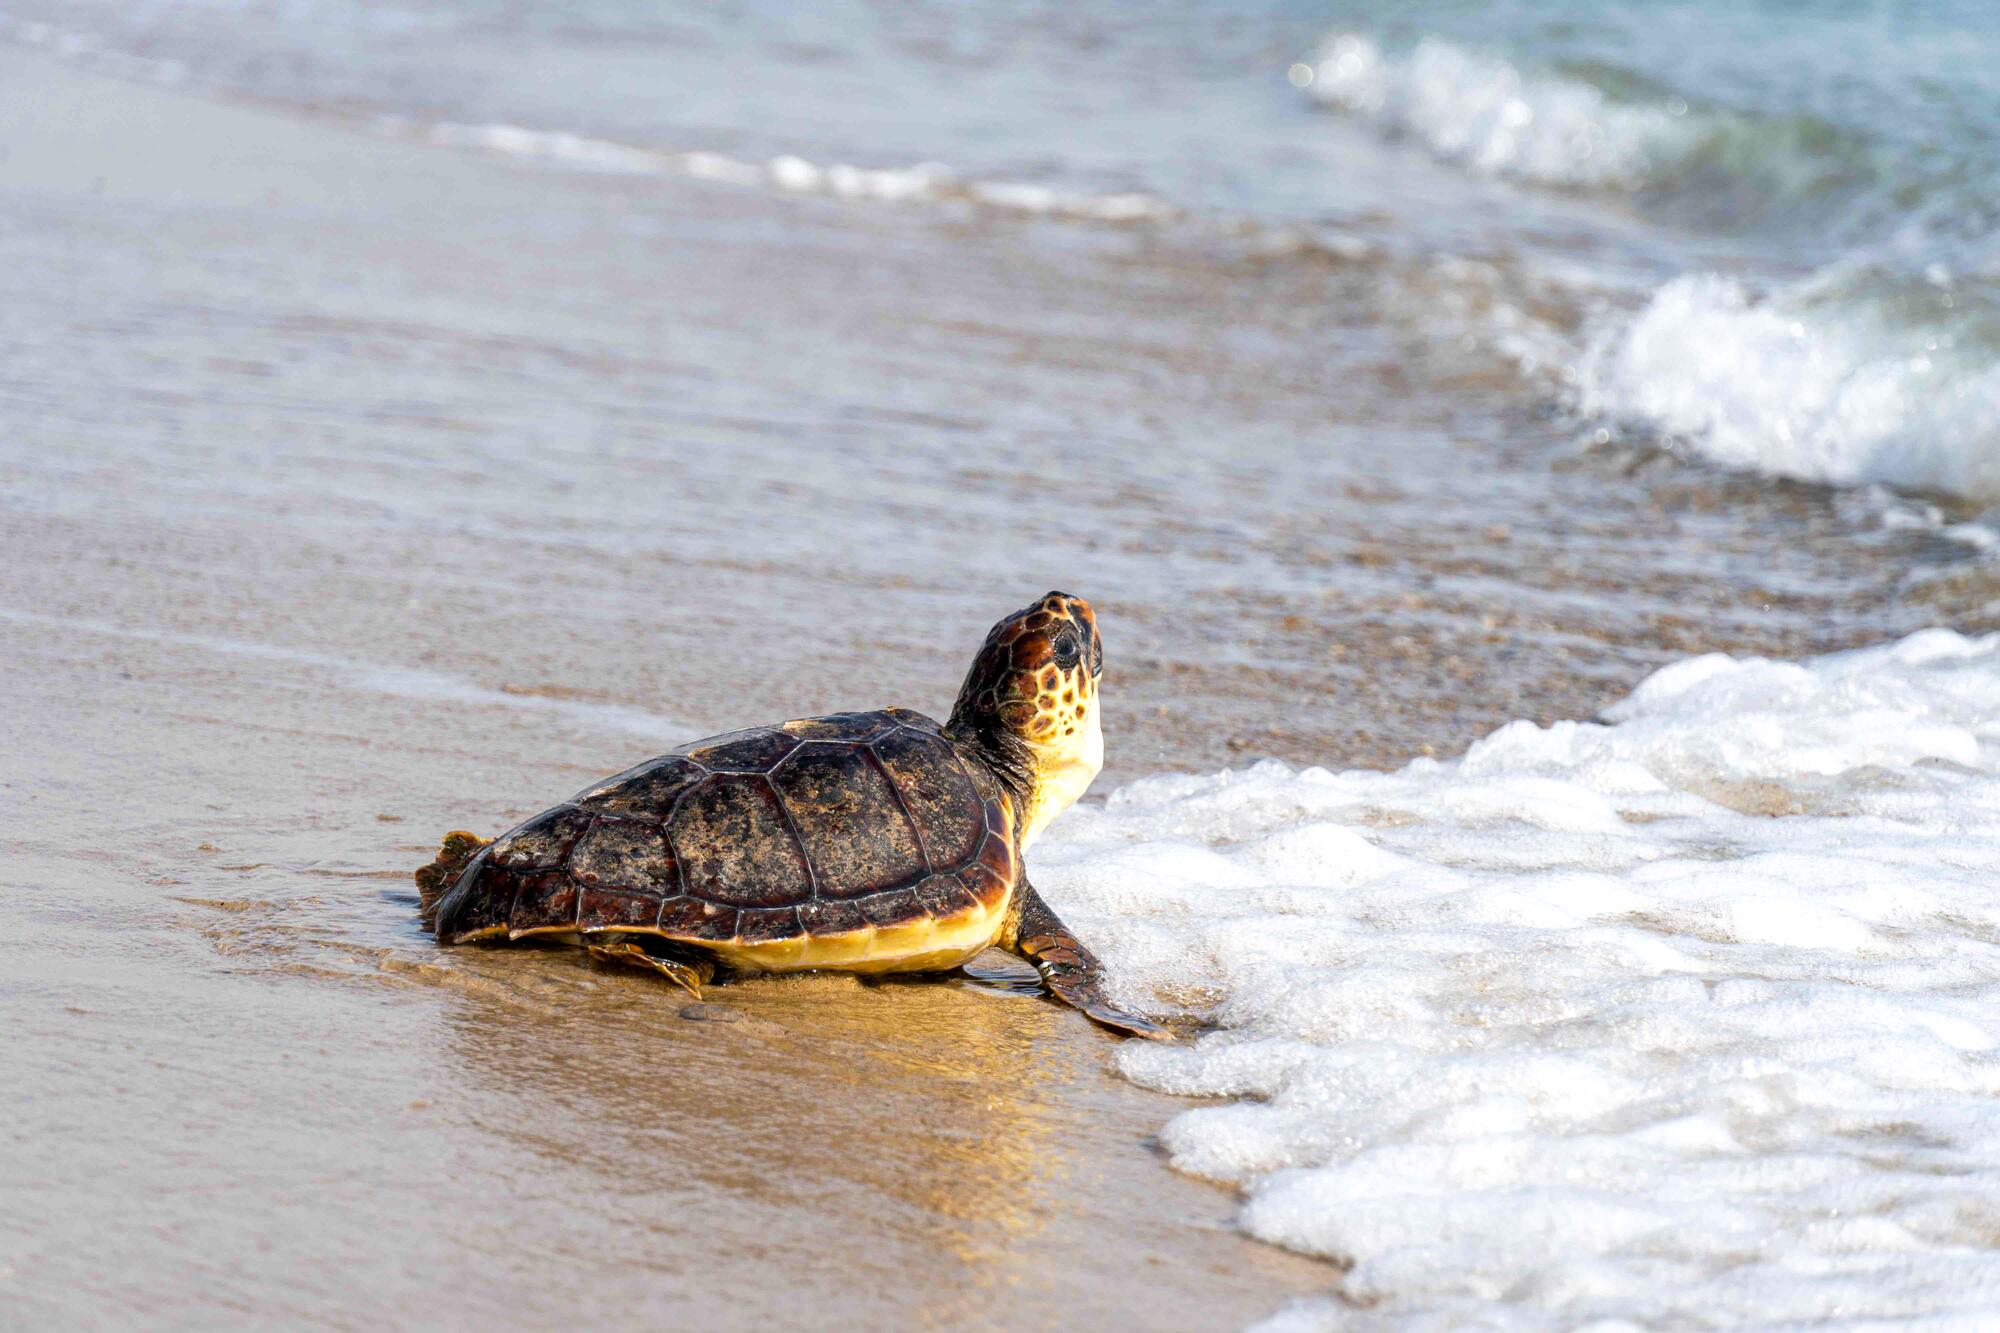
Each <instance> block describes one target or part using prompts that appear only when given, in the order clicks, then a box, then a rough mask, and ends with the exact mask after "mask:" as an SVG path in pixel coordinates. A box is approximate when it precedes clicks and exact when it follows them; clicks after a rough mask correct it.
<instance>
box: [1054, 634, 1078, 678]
mask: <svg viewBox="0 0 2000 1333" xmlns="http://www.w3.org/2000/svg"><path fill="white" fill-rule="evenodd" d="M1082 656H1083V645H1082V644H1080V643H1078V642H1077V640H1076V631H1074V630H1067V629H1066V630H1064V631H1063V632H1062V633H1060V634H1058V635H1056V665H1057V666H1059V667H1061V668H1062V669H1063V670H1065V671H1067V670H1069V669H1070V668H1071V667H1073V666H1075V665H1076V663H1077V659H1078V658H1080V657H1082Z"/></svg>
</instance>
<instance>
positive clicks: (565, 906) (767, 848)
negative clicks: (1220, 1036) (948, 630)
mask: <svg viewBox="0 0 2000 1333" xmlns="http://www.w3.org/2000/svg"><path fill="white" fill-rule="evenodd" d="M1103 672H1104V647H1103V641H1102V640H1101V639H1100V638H1099V637H1098V633H1097V618H1096V616H1095V615H1093V614H1092V612H1091V609H1090V605H1089V603H1087V602H1085V601H1084V600H1083V599H1081V598H1079V597H1071V596H1069V595H1067V594H1066V593H1060V592H1052V593H1050V594H1048V596H1046V597H1044V598H1042V599H1041V600H1040V601H1039V602H1036V603H1035V604H1034V605H1033V606H1030V607H1027V608H1026V609H1024V610H1022V611H1019V612H1016V613H1015V614H1013V615H1011V616H1008V617H1007V618H1006V619H1005V620H1002V621H1001V622H1000V623H999V624H997V625H995V626H994V627H993V630H992V632H991V633H990V634H988V635H987V636H986V642H985V644H984V645H983V646H982V647H981V648H980V650H979V655H978V657H976V658H974V659H973V663H972V670H971V671H970V672H968V673H967V675H966V678H965V684H964V686H963V687H962V688H961V689H960V690H959V695H958V702H957V704H956V705H955V706H954V707H953V709H952V713H951V720H950V721H948V722H946V723H944V724H943V725H942V726H940V725H939V724H938V723H936V722H934V721H932V720H931V719H930V718H928V717H925V716H924V715H923V714H921V713H913V712H909V711H907V710H905V709H901V708H891V709H888V710H886V711H883V712H876V713H835V714H832V715H830V716H827V717H814V718H805V719H802V720H799V721H795V722H786V723H783V724H782V725H779V726H772V727H755V728H752V729H750V730H748V731H737V732H731V733H729V734H728V735H724V736H714V737H710V738H709V739H707V740H701V741H695V742H693V743H692V744H689V745H684V746H682V747H681V748H680V749H678V750H674V751H673V752H671V753H669V754H665V755H662V756H660V757H659V758H657V759H652V760H649V761H647V762H646V763H643V764H641V765H639V766H638V767H637V768H634V769H631V770H630V771H628V772H625V773H621V774H619V775H618V776H617V777H615V778H611V779H609V780H607V781H605V782H601V783H599V784H597V785H596V786H593V787H590V788H588V789H586V790H585V791H583V792H580V793H578V794H577V795H576V796H575V797H573V798H572V799H571V800H569V801H566V802H564V803H563V804H561V805H558V806H556V807H554V808H553V809H550V810H545V811H543V812H542V813H541V814H539V815H536V816H535V817H534V818H533V819H530V820H528V821H527V822H526V823H524V824H522V825H520V826H519V827H517V828H515V829H513V830H511V831H510V832H508V833H505V834H503V835H501V836H500V837H499V838H496V839H494V840H493V841H491V842H488V841H486V840H484V839H482V838H479V837H477V836H475V835H473V834H470V833H451V834H447V835H446V837H445V839H444V846H443V848H442V849H441V850H440V851H439V853H438V856H437V859H436V860H435V861H433V862H432V863H431V864H430V865H427V866H425V867H424V868H423V869H421V870H419V871H418V872H417V885H418V888H419V890H420V891H421V894H422V900H423V914H424V922H425V924H426V925H427V926H429V927H430V929H431V930H432V931H433V932H434V933H435V934H436V936H437V939H438V942H439V943H440V944H463V943H466V942H468V941H472V940H495V941H506V940H518V939H522V938H524V937H528V936H536V937H543V938H553V939H556V940H561V941H567V942H572V943H577V944H582V945H584V946H585V947H587V948H589V950H590V951H591V953H592V954H593V955H594V956H596V957H598V958H600V959H603V960H605V961H607V962H622V963H631V964H634V965H637V966H641V967H647V968H651V969H653V970H655V971H657V972H660V973H662V974H663V975H665V976H667V977H669V978H671V979H672V980H674V981H676V982H678V983H679V984H681V985H682V986H685V987H686V988H687V989H688V990H690V991H692V992H694V993H695V994H696V995H699V994H700V992H701V987H702V985H704V984H705V983H706V982H708V981H709V980H711V979H712V978H713V976H714V975H715V970H716V967H717V966H718V965H721V966H723V967H727V968H730V969H734V970H737V971H744V972H797V971H807V970H812V969H824V970H836V971H844V972H943V971H949V970H950V969H952V968H956V967H958V966H959V965H961V964H962V963H965V962H966V961H967V960H969V959H971V958H972V957H973V956H974V955H976V954H978V953H979V952H980V951H981V950H982V949H985V948H987V947H988V946H994V947H998V948H1001V949H1005V950H1007V951H1009V952H1011V953H1015V954H1018V955H1020V956H1021V957H1022V958H1025V959H1027V960H1028V961H1029V962H1031V963H1033V964H1034V965H1035V968H1036V970H1037V971H1039V972H1040V973H1041V976H1042V980H1043V982H1044V983H1045V984H1046V985H1047V986H1048V988H1049V990H1050V992H1051V993H1053V994H1054V995H1056V996H1057V997H1059V998H1061V999H1063V1000H1065V1001H1067V1002H1069V1003H1070V1004H1073V1005H1075V1006H1076V1007H1077V1008H1078V1009H1081V1010H1082V1011H1083V1012H1084V1013H1086V1014H1088V1015H1089V1016H1090V1017H1091V1018H1093V1019H1095V1020H1096V1021H1097V1022H1099V1023H1101V1024H1103V1025H1104V1026H1105V1027H1108V1028H1112V1029H1115V1030H1117V1031H1119V1032H1125V1033H1131V1034H1134V1035H1137V1036H1144V1037H1165V1036H1167V1035H1168V1034H1167V1032H1166V1030H1165V1029H1163V1028H1161V1027H1160V1026H1159V1025H1157V1024H1155V1023H1153V1022H1151V1021H1149V1020H1148V1019H1145V1018H1142V1017H1140V1016H1138V1015H1136V1014H1131V1013H1127V1012H1125V1011H1124V1010H1122V1009H1120V1008H1118V1007H1117V1006H1116V1005H1114V1004H1113V1003H1112V1002H1111V1001H1110V1000H1109V999H1108V998H1107V997H1106V996H1105V994H1104V989H1103V987H1104V969H1103V965H1102V964H1101V963H1099V962H1098V960H1097V958H1096V956H1095V955H1094V954H1092V953H1091V952H1090V950H1088V949H1086V948H1084V947H1083V945H1082V944H1080V943H1078V941H1077V939H1076V937H1075V936H1074V935H1072V934H1071V933H1070V932H1069V929H1068V928H1067V927H1066V926H1064V925H1063V923H1062V922H1061V920H1059V919H1058V918H1057V916H1056V914H1055V913H1054V912H1052V911H1051V910H1049V906H1048V904H1047V903H1045V902H1043V901H1042V898H1041V895H1040V894H1038V893H1036V892H1035V888H1034V886H1033V885H1032V884H1030V883H1029V882H1028V876H1027V872H1026V870H1025V869H1024V867H1023V865H1022V860H1021V857H1022V853H1023V852H1024V851H1025V850H1026V849H1027V846H1028V844H1029V843H1030V842H1031V841H1032V840H1033V839H1034V837H1035V835H1036V834H1038V833H1040V832H1041V831H1042V829H1043V828H1045V827H1047V825H1048V823H1049V821H1050V820H1052V819H1054V818H1055V817H1056V816H1057V815H1058V814H1060V813H1062V811H1063V810H1065V809H1067V808H1068V807H1069V805H1070V804H1071V803H1072V802H1074V801H1075V800H1076V799H1077V797H1079V796H1081V795H1082V794H1083V791H1084V788H1086V787H1088V786H1089V785H1090V782H1091V779H1092V778H1094V777H1096V776H1097V771H1098V769H1099V768H1100V767H1102V766H1103V763H1104V739H1103V733H1102V732H1101V730H1100V729H1099V726H1098V714H1097V687H1098V682H1099V679H1100V678H1101V677H1102V675H1103Z"/></svg>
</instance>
